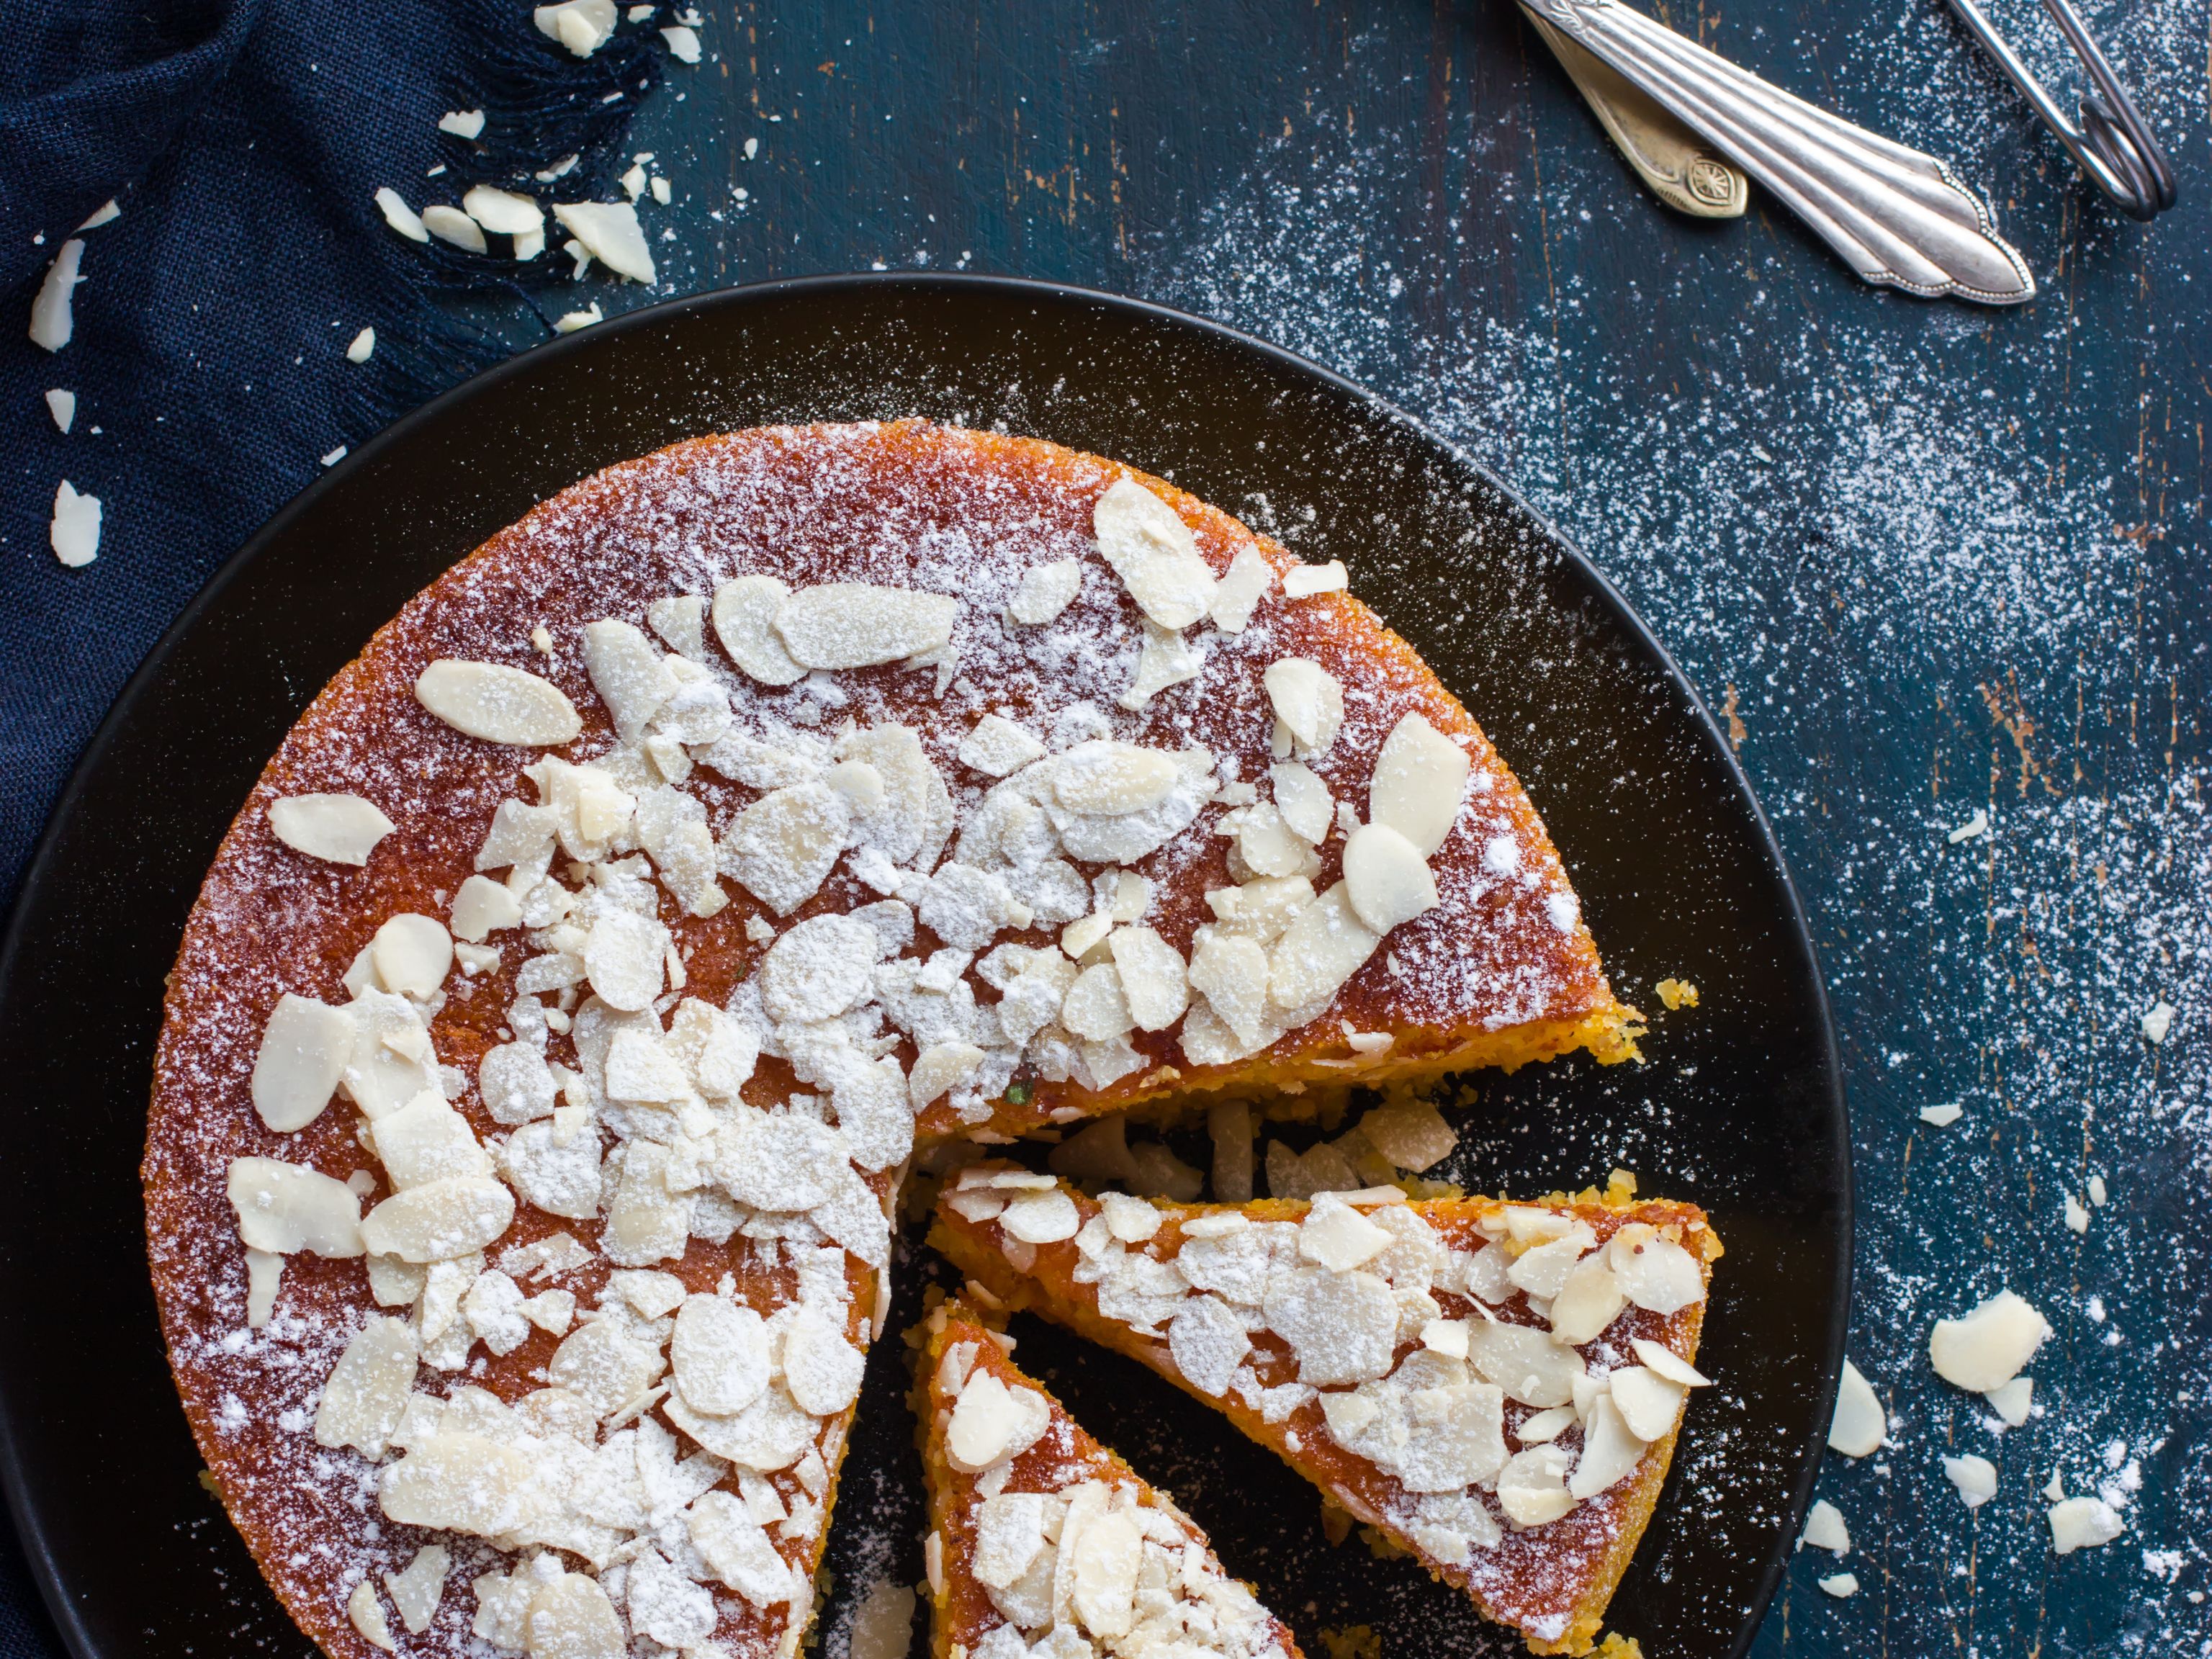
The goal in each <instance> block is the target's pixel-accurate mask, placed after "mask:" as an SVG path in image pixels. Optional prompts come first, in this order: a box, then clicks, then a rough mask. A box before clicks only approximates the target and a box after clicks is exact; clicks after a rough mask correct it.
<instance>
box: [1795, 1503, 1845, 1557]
mask: <svg viewBox="0 0 2212 1659" xmlns="http://www.w3.org/2000/svg"><path fill="white" fill-rule="evenodd" d="M1808 1544H1810V1545H1811V1546H1812V1547H1814V1549H1816V1550H1826V1551H1827V1552H1828V1553H1830V1554H1832V1555H1849V1554H1850V1553H1851V1532H1850V1528H1849V1527H1847V1526H1845V1525H1844V1512H1843V1511H1842V1510H1839V1509H1838V1508H1837V1507H1836V1506H1835V1505H1834V1504H1831V1503H1830V1502H1829V1501H1828V1500H1827V1499H1826V1498H1820V1499H1819V1500H1818V1501H1817V1502H1815V1503H1814V1505H1813V1507H1812V1508H1811V1509H1809V1510H1806V1511H1805V1530H1804V1531H1803V1532H1802V1533H1801V1534H1798V1538H1797V1547H1798V1548H1799V1549H1801V1550H1802V1549H1803V1548H1804V1547H1805V1546H1806V1545H1808Z"/></svg>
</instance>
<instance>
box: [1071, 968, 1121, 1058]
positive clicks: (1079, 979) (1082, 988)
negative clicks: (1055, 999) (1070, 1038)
mask: <svg viewBox="0 0 2212 1659" xmlns="http://www.w3.org/2000/svg"><path fill="white" fill-rule="evenodd" d="M1060 1024H1063V1025H1065V1026H1066V1027H1067V1029H1068V1030H1071V1031H1073V1032H1074V1033H1075V1035H1076V1036H1079V1037H1084V1038H1086V1039H1088V1040H1089V1041H1091V1042H1106V1041H1107V1040H1109V1039H1110V1038H1113V1037H1117V1036H1126V1035H1127V1033H1128V1031H1129V1030H1130V1028H1131V1027H1132V1026H1133V1025H1134V1024H1136V1020H1135V1018H1134V1016H1133V1015H1132V1014H1131V1013H1130V1012H1129V1001H1128V998H1127V994H1125V992H1124V991H1123V989H1122V986H1121V969H1118V968H1116V967H1115V966H1114V964H1113V963H1098V964H1097V966H1096V967H1091V968H1085V969H1084V970H1083V971H1082V972H1081V973H1080V974H1079V975H1076V977H1075V983H1074V984H1073V985H1071V986H1070V987H1068V990H1067V996H1066V1000H1065V1001H1063V1002H1062V1003H1061V1004H1060Z"/></svg>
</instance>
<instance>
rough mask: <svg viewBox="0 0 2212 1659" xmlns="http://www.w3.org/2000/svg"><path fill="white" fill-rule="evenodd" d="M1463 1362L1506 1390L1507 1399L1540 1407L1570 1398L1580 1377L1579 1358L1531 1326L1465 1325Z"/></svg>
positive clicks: (1484, 1322) (1573, 1352)
mask: <svg viewBox="0 0 2212 1659" xmlns="http://www.w3.org/2000/svg"><path fill="white" fill-rule="evenodd" d="M1467 1357H1468V1364H1471V1365H1473V1366H1474V1369H1475V1370H1478V1371H1480V1373H1481V1374H1482V1375H1483V1376H1486V1377H1487V1378H1489V1379H1490V1381H1492V1383H1496V1384H1497V1385H1498V1387H1499V1388H1501V1389H1504V1390H1505V1395H1506V1398H1508V1399H1509V1400H1517V1401H1520V1402H1521V1403H1522V1405H1524V1406H1534V1407H1539V1408H1540V1409H1541V1408H1544V1407H1552V1406H1564V1405H1565V1404H1566V1403H1567V1402H1568V1401H1571V1400H1572V1399H1573V1398H1574V1388H1575V1383H1577V1381H1578V1380H1579V1379H1580V1378H1582V1376H1583V1374H1584V1373H1583V1361H1582V1356H1581V1355H1580V1354H1578V1353H1577V1352H1575V1351H1574V1350H1573V1349H1572V1348H1566V1347H1562V1346H1559V1344H1558V1343H1556V1342H1554V1341H1553V1340H1552V1339H1551V1338H1550V1336H1549V1335H1547V1334H1546V1333H1544V1332H1543V1331H1541V1330H1539V1329H1538V1328H1536V1327H1534V1326H1533V1325H1505V1324H1499V1323H1496V1322H1492V1321H1490V1320H1477V1321H1470V1322H1468V1346H1467Z"/></svg>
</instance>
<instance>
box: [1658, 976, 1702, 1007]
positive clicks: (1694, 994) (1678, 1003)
mask: <svg viewBox="0 0 2212 1659" xmlns="http://www.w3.org/2000/svg"><path fill="white" fill-rule="evenodd" d="M1651 988H1652V989H1653V990H1655V991H1656V992H1657V993H1658V994H1659V1000H1660V1001H1661V1002H1662V1003H1664V1004H1666V1006H1667V1012H1669V1013H1672V1012H1674V1011H1675V1010H1676V1009H1678V1008H1694V1007H1696V1006H1698V987H1696V986H1694V985H1692V983H1690V981H1688V980H1686V979H1662V980H1661V981H1659V982H1658V984H1656V985H1655V986H1653V987H1651Z"/></svg>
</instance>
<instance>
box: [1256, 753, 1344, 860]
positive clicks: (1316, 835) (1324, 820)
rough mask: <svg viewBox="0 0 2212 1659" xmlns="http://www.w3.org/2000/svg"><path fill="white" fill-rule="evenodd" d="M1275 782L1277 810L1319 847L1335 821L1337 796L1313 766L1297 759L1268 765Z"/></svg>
mask: <svg viewBox="0 0 2212 1659" xmlns="http://www.w3.org/2000/svg"><path fill="white" fill-rule="evenodd" d="M1267 776H1268V777H1269V779H1271V780H1272V781H1273V783H1274V786H1275V810H1276V811H1279V812H1280V813H1281V814H1282V815H1283V822H1284V823H1287V824H1288V825H1290V827H1291V830H1292V831H1293V832H1294V833H1295V834H1297V836H1300V837H1301V838H1303V839H1304V840H1306V841H1309V842H1312V843H1313V844H1314V845H1315V846H1316V847H1318V846H1320V845H1321V844H1322V842H1325V841H1327V840H1328V832H1329V829H1330V826H1331V825H1333V824H1334V823H1335V822H1336V800H1335V799H1334V797H1333V796H1332V795H1331V794H1330V793H1328V785H1327V784H1325V783H1323V782H1322V781H1321V780H1320V779H1319V778H1318V777H1316V776H1315V775H1314V773H1313V769H1312V768H1310V767H1308V766H1305V765H1303V764H1301V763H1298V762H1297V761H1278V762H1277V763H1275V764H1274V765H1273V766H1271V767H1269V768H1268V769H1267Z"/></svg>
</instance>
